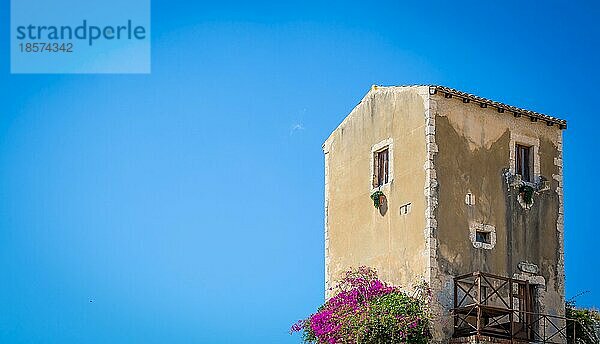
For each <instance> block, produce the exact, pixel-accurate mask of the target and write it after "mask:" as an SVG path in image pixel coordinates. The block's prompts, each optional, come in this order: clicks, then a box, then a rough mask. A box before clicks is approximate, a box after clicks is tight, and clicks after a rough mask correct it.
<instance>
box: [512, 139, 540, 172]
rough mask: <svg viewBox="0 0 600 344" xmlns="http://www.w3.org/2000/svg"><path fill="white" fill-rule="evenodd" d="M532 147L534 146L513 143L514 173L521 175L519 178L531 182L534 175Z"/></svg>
mask: <svg viewBox="0 0 600 344" xmlns="http://www.w3.org/2000/svg"><path fill="white" fill-rule="evenodd" d="M534 149H535V148H534V146H530V145H524V144H520V143H515V174H519V175H521V179H522V180H523V181H525V182H533V177H534V175H535V171H534V166H533V165H534V163H533V155H534V154H535V152H534Z"/></svg>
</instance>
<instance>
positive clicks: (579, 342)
mask: <svg viewBox="0 0 600 344" xmlns="http://www.w3.org/2000/svg"><path fill="white" fill-rule="evenodd" d="M566 316H567V318H568V319H573V320H575V321H569V322H568V323H567V343H569V344H598V343H600V338H599V337H598V334H597V332H596V330H597V327H598V326H599V325H600V313H598V311H596V310H592V309H584V308H577V307H576V306H575V302H574V301H567V304H566Z"/></svg>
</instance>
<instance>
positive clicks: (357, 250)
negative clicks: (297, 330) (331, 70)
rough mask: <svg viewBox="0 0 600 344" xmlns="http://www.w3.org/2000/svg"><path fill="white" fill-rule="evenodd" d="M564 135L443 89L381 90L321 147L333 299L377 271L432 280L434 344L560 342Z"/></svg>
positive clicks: (410, 281) (408, 282) (542, 122)
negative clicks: (360, 272)
mask: <svg viewBox="0 0 600 344" xmlns="http://www.w3.org/2000/svg"><path fill="white" fill-rule="evenodd" d="M565 128H566V121H564V120H561V119H558V118H554V117H550V116H547V115H544V114H540V113H536V112H532V111H528V110H524V109H520V108H517V107H513V106H509V105H506V104H502V103H499V102H495V101H492V100H488V99H485V98H481V97H478V96H475V95H472V94H467V93H464V92H461V91H458V90H455V89H451V88H447V87H443V86H403V87H380V86H373V87H372V88H371V90H370V91H369V92H368V93H367V94H366V95H365V97H364V98H363V99H362V100H361V101H360V103H359V104H358V105H357V106H356V107H355V108H354V109H353V110H352V111H351V112H350V114H349V115H348V116H347V117H346V118H345V119H344V120H343V122H342V123H341V124H340V125H339V126H338V127H337V128H336V129H335V130H334V131H333V133H332V134H331V135H330V137H329V138H328V139H327V140H326V141H325V143H324V144H323V151H324V153H325V280H326V285H325V290H326V297H330V296H331V295H330V293H331V291H330V288H331V287H332V286H333V285H334V283H335V281H336V280H337V279H338V278H339V277H340V274H341V273H342V272H343V271H345V270H347V269H348V268H350V267H357V266H361V265H366V266H371V267H374V268H376V269H377V270H378V271H379V274H380V277H382V279H384V280H385V281H387V282H388V283H391V284H394V285H399V286H404V287H407V288H410V287H411V286H412V285H414V284H415V283H418V282H419V281H422V280H424V281H426V282H427V283H429V285H430V286H431V288H432V290H433V293H434V298H435V302H434V308H435V314H436V321H435V322H434V338H435V339H436V341H439V342H449V341H452V342H477V341H479V342H484V343H487V342H503V341H507V342H510V341H513V342H514V341H525V342H535V341H546V342H552V343H554V342H556V343H563V342H564V341H565V339H564V334H565V333H564V332H565V330H564V325H565V319H564V318H563V317H564V285H565V276H564V253H563V252H564V250H563V191H562V190H563V188H562V187H563V184H562V130H563V129H565ZM378 191H379V192H381V194H380V193H377V192H378ZM372 195H373V196H374V197H375V198H376V201H377V202H379V201H381V204H380V206H379V207H378V208H376V207H375V206H374V201H373V200H372V198H371V196H372Z"/></svg>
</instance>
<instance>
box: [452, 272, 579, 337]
mask: <svg viewBox="0 0 600 344" xmlns="http://www.w3.org/2000/svg"><path fill="white" fill-rule="evenodd" d="M534 305H535V294H534V292H533V288H532V287H531V285H530V284H529V282H527V281H521V280H518V279H514V278H508V277H502V276H497V275H493V274H489V273H484V272H474V273H471V274H467V275H463V276H458V277H456V278H455V279H454V309H453V314H454V337H467V336H473V335H477V336H490V337H495V338H505V339H509V340H511V341H520V342H535V343H553V344H554V343H556V344H558V343H566V342H567V328H568V327H567V325H568V324H569V322H572V321H574V320H571V319H567V318H565V317H562V316H555V315H548V314H540V313H537V312H535V311H534ZM575 327H576V326H571V328H573V329H575ZM573 338H575V334H573Z"/></svg>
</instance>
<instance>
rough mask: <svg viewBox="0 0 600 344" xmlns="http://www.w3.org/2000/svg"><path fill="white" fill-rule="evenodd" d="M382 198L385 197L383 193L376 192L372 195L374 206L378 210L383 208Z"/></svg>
mask: <svg viewBox="0 0 600 344" xmlns="http://www.w3.org/2000/svg"><path fill="white" fill-rule="evenodd" d="M381 196H383V197H385V195H384V194H383V192H381V191H375V192H373V193H372V194H371V199H372V200H373V206H374V207H375V208H377V209H379V207H381Z"/></svg>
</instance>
